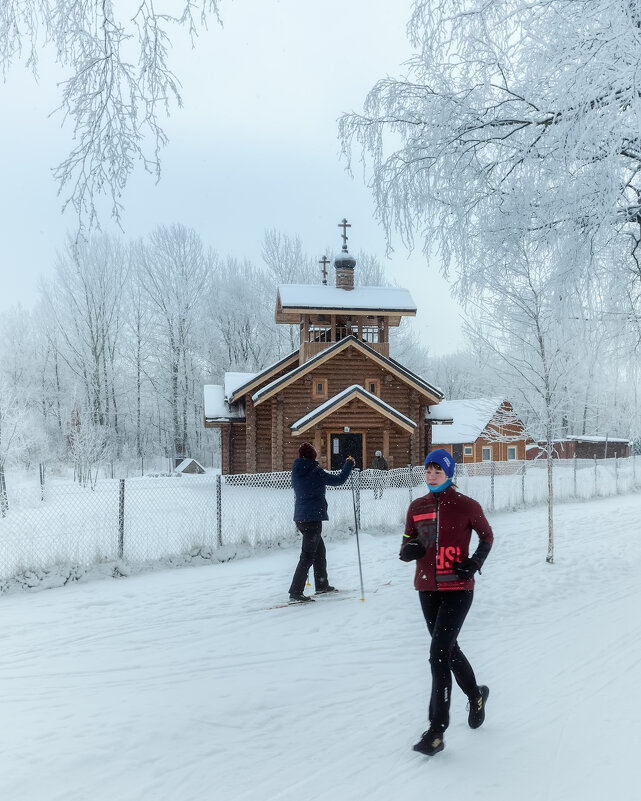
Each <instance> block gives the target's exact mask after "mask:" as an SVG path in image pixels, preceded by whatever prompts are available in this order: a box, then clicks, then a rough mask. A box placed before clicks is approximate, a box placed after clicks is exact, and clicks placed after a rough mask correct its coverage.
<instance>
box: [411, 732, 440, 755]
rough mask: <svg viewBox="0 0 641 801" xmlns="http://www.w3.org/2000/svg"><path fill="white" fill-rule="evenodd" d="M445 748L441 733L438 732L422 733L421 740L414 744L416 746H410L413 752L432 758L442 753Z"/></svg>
mask: <svg viewBox="0 0 641 801" xmlns="http://www.w3.org/2000/svg"><path fill="white" fill-rule="evenodd" d="M444 748H445V742H444V741H443V732H440V731H432V730H431V729H430V730H429V731H424V732H423V735H422V737H421V739H420V740H419V741H418V742H417V743H416V745H414V746H412V749H413V750H414V751H419V752H420V753H421V754H425V755H426V756H434V754H438V752H439V751H442V750H443V749H444Z"/></svg>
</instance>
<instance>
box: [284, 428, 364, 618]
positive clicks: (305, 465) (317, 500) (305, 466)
mask: <svg viewBox="0 0 641 801" xmlns="http://www.w3.org/2000/svg"><path fill="white" fill-rule="evenodd" d="M316 456H317V454H316V449H315V448H314V447H313V446H312V445H310V444H309V442H303V444H302V445H301V446H300V448H299V449H298V458H297V459H295V460H294V464H293V465H292V486H293V488H294V493H295V496H296V502H295V505H294V522H295V523H296V528H297V529H298V530H299V531H300V533H301V534H302V535H303V544H302V547H301V552H300V558H299V560H298V565H297V566H296V570H295V571H294V577H293V578H292V583H291V586H290V588H289V602H290V603H305V602H308V601H313V600H314V599H313V598H310V597H309V596H308V595H304V593H303V590H304V589H305V582H306V581H307V574H308V573H309V568H310V567H313V569H314V585H315V587H316V594H317V595H318V594H320V593H326V592H336V588H335V587H332V586H331V584H330V583H329V579H328V578H327V559H326V550H325V543H324V541H323V537H322V527H323V520H329V516H328V514H327V500H326V498H325V488H326V487H327V486H331V487H337V486H340V485H341V484H344V483H345V482H346V481H347V479H348V477H349V474H350V473H351V472H352V468H353V467H354V464H355V462H354V459H352V457H351V456H349V457H348V458H347V460H346V461H345V464H344V465H343V468H342V470H341V472H340V473H339V474H338V475H335V474H333V473H328V472H326V471H325V470H323V468H322V467H321V466H320V465H319V464H318V462H317V461H316Z"/></svg>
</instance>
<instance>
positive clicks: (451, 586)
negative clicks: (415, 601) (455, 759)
mask: <svg viewBox="0 0 641 801" xmlns="http://www.w3.org/2000/svg"><path fill="white" fill-rule="evenodd" d="M454 468H455V463H454V459H453V458H452V456H451V454H450V453H449V452H448V451H446V450H444V449H443V448H439V449H437V450H434V451H432V452H431V453H428V454H427V456H426V458H425V481H426V483H427V488H428V490H429V491H428V493H427V495H424V496H423V497H421V498H417V499H416V500H415V501H412V503H411V504H410V506H409V509H408V510H407V520H406V523H405V533H404V535H403V543H402V545H401V551H400V554H399V558H400V559H402V560H403V561H404V562H410V561H413V560H416V572H415V577H414V587H415V588H416V589H417V590H418V594H419V600H420V604H421V610H422V612H423V616H424V617H425V622H426V623H427V629H428V631H429V634H430V638H431V643H430V670H431V674H432V691H431V695H430V705H429V723H430V726H429V729H428V730H427V731H426V732H424V733H423V735H422V737H421V739H420V740H419V742H417V743H416V744H415V745H414V750H415V751H419V752H421V753H423V754H426V755H428V756H433V755H434V754H437V753H438V752H439V751H442V750H443V748H444V747H445V742H444V739H443V736H444V733H445V730H446V729H447V727H448V725H449V722H450V697H451V694H452V675H454V678H455V679H456V683H457V684H458V686H459V687H460V688H461V690H462V691H463V692H464V693H465V695H466V696H467V698H468V701H469V714H468V725H469V726H470V727H471V728H472V729H477V728H478V727H479V726H480V725H481V724H482V723H483V721H484V720H485V705H486V704H487V699H488V696H489V694H490V691H489V689H488V687H487V686H485V685H482V684H481V685H479V684H477V681H476V676H475V674H474V670H473V669H472V666H471V665H470V663H469V662H468V660H467V658H466V657H465V654H464V653H463V651H462V650H461V648H460V646H459V643H458V636H459V632H460V631H461V627H462V626H463V623H464V621H465V618H466V616H467V613H468V612H469V610H470V607H471V606H472V599H473V596H474V574H475V573H476V572H477V571H480V569H481V567H482V565H483V563H484V562H485V559H486V558H487V555H488V554H489V552H490V549H491V547H492V543H493V540H494V536H493V534H492V529H491V527H490V524H489V523H488V521H487V519H486V517H485V515H484V513H483V510H482V509H481V506H480V504H479V503H477V501H475V500H473V499H472V498H468V497H467V495H463V494H462V493H460V492H459V491H458V490H457V489H456V486H455V485H454V484H453V483H452V479H453V478H454ZM473 531H474V532H476V534H477V535H478V538H479V543H478V546H477V548H476V550H475V551H474V553H473V554H472V555H471V556H470V555H469V549H470V540H471V535H472V532H473Z"/></svg>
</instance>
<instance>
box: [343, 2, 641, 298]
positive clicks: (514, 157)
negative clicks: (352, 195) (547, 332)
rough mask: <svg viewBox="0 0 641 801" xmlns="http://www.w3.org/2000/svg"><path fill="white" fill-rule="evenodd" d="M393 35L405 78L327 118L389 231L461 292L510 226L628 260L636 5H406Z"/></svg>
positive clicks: (637, 112) (637, 114)
mask: <svg viewBox="0 0 641 801" xmlns="http://www.w3.org/2000/svg"><path fill="white" fill-rule="evenodd" d="M408 31H409V36H410V39H411V41H412V43H413V45H414V47H415V48H416V55H415V56H414V58H413V59H412V60H411V61H410V62H409V65H408V71H407V75H406V76H405V77H403V78H391V77H390V78H385V79H383V80H381V81H379V83H378V84H377V85H376V86H375V87H374V88H373V89H372V90H371V92H370V93H369V95H368V97H367V99H366V102H365V107H364V111H363V113H362V114H350V115H346V116H344V117H343V118H342V120H341V123H340V134H341V137H342V141H343V145H344V149H345V152H346V153H347V154H352V153H353V152H354V149H356V151H357V152H358V150H361V151H362V154H363V157H364V160H365V164H366V169H367V170H371V176H370V175H368V176H367V177H368V180H369V182H370V184H371V186H372V189H373V192H374V196H375V199H376V207H377V211H378V216H379V217H380V219H381V220H382V221H383V223H384V224H385V227H386V229H387V231H388V233H389V234H390V235H391V234H392V233H393V232H394V231H395V230H396V231H397V232H399V233H400V236H401V237H402V238H403V239H404V240H405V241H406V242H408V243H410V244H414V242H415V240H416V238H417V237H418V238H419V240H420V241H421V244H422V245H423V247H424V248H425V250H426V251H430V250H431V249H432V248H433V247H438V248H440V255H441V258H442V263H443V265H444V269H445V270H446V271H447V270H448V269H449V268H450V267H452V266H454V267H455V268H456V271H457V272H456V277H457V279H458V281H457V289H458V290H459V292H460V293H461V294H462V295H463V296H464V297H465V296H467V295H469V294H470V291H471V290H470V279H473V278H474V275H475V274H476V272H477V270H478V268H479V267H480V268H483V267H484V266H487V265H491V264H492V263H493V261H494V253H495V250H496V248H497V246H498V247H500V246H501V245H502V243H503V242H504V241H506V240H507V239H519V238H521V237H523V236H525V237H528V236H530V235H534V236H535V237H537V238H540V237H541V235H542V233H547V234H548V235H549V236H550V239H551V240H552V238H558V237H563V238H565V239H567V241H575V242H576V241H579V242H584V241H585V240H589V241H590V242H591V243H593V245H594V247H595V248H599V247H602V246H603V244H604V243H605V242H607V243H608V246H609V247H610V248H611V252H612V254H614V253H616V254H617V256H618V258H617V259H616V260H615V261H613V262H612V264H613V266H615V265H616V267H617V268H618V269H619V270H620V269H626V268H627V269H633V268H634V267H635V266H636V265H638V263H639V251H640V245H641V91H639V86H638V65H639V62H640V61H641V36H640V31H641V3H640V2H638V0H527V1H526V0H417V2H416V3H415V6H414V12H413V15H412V18H411V20H410V22H409V27H408ZM574 267H575V268H576V269H585V268H586V267H587V263H586V262H585V261H584V260H583V259H578V260H576V262H575V263H574ZM640 275H641V274H640ZM637 277H639V276H637Z"/></svg>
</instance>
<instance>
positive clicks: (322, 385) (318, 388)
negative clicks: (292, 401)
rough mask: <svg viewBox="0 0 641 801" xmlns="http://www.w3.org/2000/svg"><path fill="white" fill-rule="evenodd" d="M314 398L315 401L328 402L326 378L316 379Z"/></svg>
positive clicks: (313, 391)
mask: <svg viewBox="0 0 641 801" xmlns="http://www.w3.org/2000/svg"><path fill="white" fill-rule="evenodd" d="M312 387H313V389H312V397H313V398H314V400H326V399H327V379H326V378H315V379H314V383H313V384H312Z"/></svg>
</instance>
